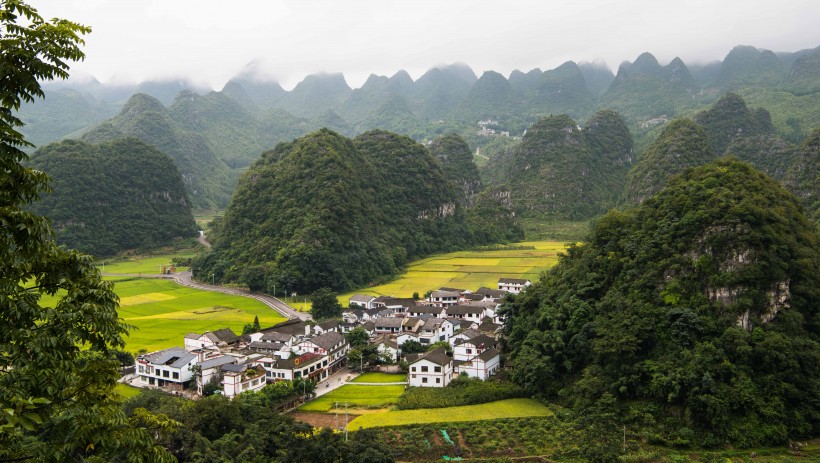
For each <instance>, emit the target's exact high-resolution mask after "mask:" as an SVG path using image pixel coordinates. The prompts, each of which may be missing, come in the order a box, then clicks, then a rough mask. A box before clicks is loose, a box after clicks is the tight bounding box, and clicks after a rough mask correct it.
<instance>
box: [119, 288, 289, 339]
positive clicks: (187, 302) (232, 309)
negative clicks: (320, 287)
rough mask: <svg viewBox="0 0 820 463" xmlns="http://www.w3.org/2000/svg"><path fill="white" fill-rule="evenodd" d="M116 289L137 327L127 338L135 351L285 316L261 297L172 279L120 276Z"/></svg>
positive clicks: (122, 306) (268, 322)
mask: <svg viewBox="0 0 820 463" xmlns="http://www.w3.org/2000/svg"><path fill="white" fill-rule="evenodd" d="M114 291H115V292H116V293H117V295H118V296H119V297H120V309H119V314H120V317H122V318H123V319H124V320H125V322H126V323H128V324H129V325H133V326H135V327H136V328H137V329H135V330H132V331H131V334H130V335H129V336H128V338H127V340H126V343H127V345H126V349H127V350H128V351H130V352H138V351H139V350H141V349H146V350H148V351H149V352H152V351H155V350H159V349H164V348H167V347H173V346H182V344H183V337H184V336H185V334H187V333H190V332H195V333H203V332H205V331H213V330H218V329H220V328H231V329H232V330H233V331H234V332H235V333H237V334H239V333H241V332H242V328H243V327H244V326H245V324H246V323H253V318H254V317H255V316H258V317H259V323H260V324H261V325H262V326H271V325H274V324H276V323H279V322H282V321H284V320H285V319H284V318H283V317H282V316H281V315H279V313H277V312H276V311H274V310H273V309H271V308H270V307H268V306H266V305H265V304H263V303H261V302H259V301H257V300H255V299H251V298H248V297H241V296H231V295H228V294H222V293H217V292H212V291H201V290H198V289H193V288H188V287H186V286H180V285H178V284H176V283H174V282H173V281H169V280H159V279H139V278H134V279H126V280H122V279H120V280H115V281H114Z"/></svg>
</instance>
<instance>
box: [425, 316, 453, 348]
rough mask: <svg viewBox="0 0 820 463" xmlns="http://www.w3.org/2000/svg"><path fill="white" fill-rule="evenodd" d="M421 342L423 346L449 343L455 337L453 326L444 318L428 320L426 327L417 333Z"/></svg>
mask: <svg viewBox="0 0 820 463" xmlns="http://www.w3.org/2000/svg"><path fill="white" fill-rule="evenodd" d="M416 334H418V336H419V342H420V343H422V344H433V343H436V342H439V341H445V342H449V340H450V336H452V335H453V324H452V323H450V321H449V320H447V319H443V318H428V319H426V320H425V321H424V325H423V326H422V327H421V328H420V329H419V330H418V331H417V332H416Z"/></svg>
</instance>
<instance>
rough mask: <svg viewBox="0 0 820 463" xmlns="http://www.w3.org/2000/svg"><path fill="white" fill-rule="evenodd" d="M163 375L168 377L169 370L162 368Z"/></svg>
mask: <svg viewBox="0 0 820 463" xmlns="http://www.w3.org/2000/svg"><path fill="white" fill-rule="evenodd" d="M162 377H163V378H168V377H169V375H168V370H162Z"/></svg>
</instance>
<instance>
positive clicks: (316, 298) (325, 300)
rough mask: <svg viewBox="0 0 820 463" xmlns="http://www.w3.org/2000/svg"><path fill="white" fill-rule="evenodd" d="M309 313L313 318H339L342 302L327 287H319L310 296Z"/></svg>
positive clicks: (342, 308)
mask: <svg viewBox="0 0 820 463" xmlns="http://www.w3.org/2000/svg"><path fill="white" fill-rule="evenodd" d="M310 302H311V304H312V305H311V308H310V314H311V315H312V316H313V319H314V320H325V319H328V318H339V317H341V316H342V310H344V307H342V304H340V303H339V300H338V299H337V298H336V293H334V292H333V291H331V290H330V289H328V288H319V289H317V290H316V291H315V292H314V293H313V294H311V296H310Z"/></svg>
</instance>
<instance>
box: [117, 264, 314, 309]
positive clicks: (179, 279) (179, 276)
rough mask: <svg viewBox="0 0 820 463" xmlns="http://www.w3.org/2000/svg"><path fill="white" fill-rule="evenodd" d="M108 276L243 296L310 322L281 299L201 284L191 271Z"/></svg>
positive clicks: (237, 289) (242, 290) (243, 290)
mask: <svg viewBox="0 0 820 463" xmlns="http://www.w3.org/2000/svg"><path fill="white" fill-rule="evenodd" d="M105 275H106V276H139V277H142V278H164V279H167V280H173V281H175V282H176V283H177V284H180V285H182V286H188V287H189V288H196V289H201V290H203V291H215V292H218V293H224V294H231V295H233V296H243V297H249V298H251V299H256V300H257V301H259V302H261V303H263V304H265V305H266V306H268V307H270V308H271V309H273V310H275V311H277V312H279V313H280V314H281V315H282V316H283V317H285V318H290V319H293V318H298V319H299V320H310V319H311V316H310V314H309V313H306V312H299V311H298V310H295V309H294V308H293V307H291V306H289V305H287V304H285V303H284V302H282V301H280V300H279V299H277V298H275V297H273V296H268V295H267V294H259V293H254V292H251V291H248V290H245V289H239V288H228V287H224V286H216V285H208V284H204V283H200V282H198V281H194V280H193V279H192V273H191V271H190V270H186V271H184V272H179V273H173V274H170V275H149V274H144V273H141V274H139V275H131V274H128V275H126V274H115V273H106V274H105Z"/></svg>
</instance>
